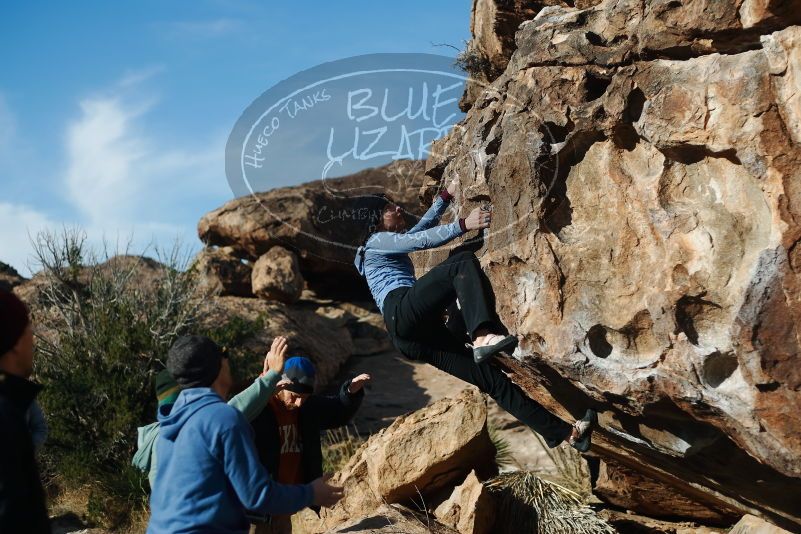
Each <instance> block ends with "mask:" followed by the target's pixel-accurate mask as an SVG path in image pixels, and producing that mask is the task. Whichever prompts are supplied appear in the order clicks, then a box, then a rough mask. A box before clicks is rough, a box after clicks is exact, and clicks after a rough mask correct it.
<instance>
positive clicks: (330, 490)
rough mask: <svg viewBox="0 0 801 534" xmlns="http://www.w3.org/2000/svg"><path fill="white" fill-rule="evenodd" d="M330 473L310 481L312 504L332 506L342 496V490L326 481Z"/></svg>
mask: <svg viewBox="0 0 801 534" xmlns="http://www.w3.org/2000/svg"><path fill="white" fill-rule="evenodd" d="M330 478H331V475H324V476H321V477H320V478H318V479H317V480H315V481H314V482H312V483H311V487H312V492H313V493H314V498H313V501H312V502H313V503H314V506H334V505H335V504H336V503H337V502H339V499H341V498H342V495H343V490H342V488H340V487H339V486H332V485H331V484H329V483H328V481H329V480H330Z"/></svg>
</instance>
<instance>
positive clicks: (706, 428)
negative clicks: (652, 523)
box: [416, 0, 801, 529]
mask: <svg viewBox="0 0 801 534" xmlns="http://www.w3.org/2000/svg"><path fill="white" fill-rule="evenodd" d="M495 4H497V5H500V4H503V5H509V3H508V2H503V3H501V2H496V3H495ZM474 5H475V6H482V5H489V4H488V3H485V2H476V3H475V4H474ZM515 5H517V4H515ZM581 7H583V8H581ZM525 9H530V6H529V7H526V8H525ZM479 11H480V10H479ZM526 13H528V11H526ZM476 16H478V15H477V13H476V10H475V8H474V17H476ZM799 21H801V9H799V6H798V3H797V2H790V1H781V0H780V1H777V2H755V1H740V0H724V1H722V2H708V1H704V0H684V1H681V2H678V1H671V2H667V1H656V0H653V1H652V0H646V1H642V0H605V1H603V2H600V3H597V5H594V6H590V7H586V6H576V7H570V6H557V5H554V6H548V7H543V8H542V9H540V10H539V11H538V12H537V13H536V15H535V16H533V17H531V19H530V20H527V21H525V22H523V24H522V25H521V26H520V28H519V29H518V30H517V31H516V33H515V34H514V42H515V49H514V51H513V52H512V53H511V55H510V58H509V61H508V65H507V66H506V68H505V71H504V72H503V73H502V74H501V75H500V76H499V77H498V78H497V79H495V80H494V82H493V83H492V84H491V85H490V86H489V87H487V88H486V90H484V91H482V92H481V93H480V95H478V96H477V97H476V98H475V101H474V102H473V103H472V107H471V108H470V111H469V112H468V114H467V116H466V118H465V120H464V121H463V123H462V124H461V127H460V128H455V129H454V130H453V131H452V132H451V133H450V134H449V135H448V136H447V137H445V138H444V139H442V140H440V141H438V142H436V143H435V146H434V147H433V149H432V151H431V154H432V156H431V158H430V159H429V160H428V161H427V164H426V166H427V171H428V174H429V176H430V177H431V178H432V179H434V180H441V179H447V178H448V177H450V176H456V175H457V174H458V175H459V176H461V177H462V183H461V185H460V190H459V191H458V192H457V199H458V201H459V202H460V203H461V207H462V211H463V213H464V212H466V211H467V210H468V209H469V208H471V207H473V206H475V205H476V204H479V203H483V202H486V201H488V200H491V202H492V203H493V206H494V220H493V226H492V228H491V231H490V234H489V237H488V238H487V243H486V247H485V248H483V249H482V250H481V251H479V255H480V256H481V261H482V264H483V265H484V266H485V270H486V272H487V273H488V275H489V277H490V279H491V280H492V282H493V284H494V287H495V290H496V293H497V295H498V311H499V313H500V315H501V317H502V318H503V319H504V321H505V323H506V325H507V326H508V327H509V328H510V330H512V331H513V332H516V333H518V334H520V335H521V336H522V338H523V340H522V343H521V347H520V350H519V359H516V360H515V359H506V360H504V361H503V365H504V366H505V367H506V368H507V369H508V370H509V371H510V372H511V373H512V376H513V377H514V380H515V381H516V382H517V383H519V384H520V385H521V386H522V387H523V388H524V389H525V390H526V391H527V392H528V393H529V395H531V396H532V397H534V398H535V399H538V400H539V401H541V402H542V403H543V404H545V405H547V406H548V407H550V408H551V409H552V410H554V411H555V412H557V413H559V414H560V415H562V416H563V417H565V418H573V417H576V416H578V415H580V414H581V410H582V409H583V408H584V407H585V406H587V405H592V406H595V407H596V408H598V409H599V410H600V412H601V424H602V425H603V427H604V430H603V431H602V432H601V433H600V435H599V436H598V438H597V439H596V440H595V442H596V444H597V446H596V450H597V452H598V454H600V455H601V456H602V457H604V458H608V459H609V460H610V461H614V462H615V463H616V464H619V465H621V466H624V467H625V468H626V469H629V470H632V471H634V472H638V473H640V475H642V476H644V477H646V478H648V479H650V480H651V482H652V483H654V484H658V485H664V486H666V487H667V488H672V489H670V491H672V492H678V493H679V494H682V495H684V496H685V497H687V498H688V499H690V501H691V502H694V503H696V505H702V506H701V508H699V510H701V509H703V510H705V511H704V512H703V514H707V516H706V519H707V521H709V515H708V514H710V513H711V514H717V516H718V517H719V518H726V519H725V520H724V519H721V521H724V522H725V521H731V520H732V519H734V520H736V517H739V516H741V515H742V514H743V513H753V514H756V515H760V516H762V517H765V518H768V519H770V520H771V521H772V522H775V523H777V524H780V525H784V526H788V525H789V526H790V528H793V529H798V528H801V506H799V503H800V502H801V366H800V365H799V354H800V353H801V330H799V329H800V328H801V326H799V325H801V247H799V246H798V243H799V242H801V186H799V184H801V149H800V147H799V143H801V96H799V95H801V26H795V25H794V24H798V23H799ZM476 25H477V21H476V19H475V18H474V34H475V39H477V40H478V41H479V42H483V43H487V42H489V41H491V39H492V36H491V35H489V36H488V35H486V34H485V33H482V32H477V31H476ZM492 27H493V28H495V30H496V31H499V32H502V33H503V32H506V31H507V30H504V27H503V25H499V24H495V25H494V26H492ZM490 33H491V32H490ZM510 36H511V33H505V34H504V35H499V36H497V39H499V40H504V39H505V40H506V41H505V42H508V39H509V38H510ZM442 256H443V253H441V252H440V253H433V254H428V255H427V256H423V257H418V259H417V260H416V262H417V267H418V269H419V271H420V272H421V273H422V272H424V271H425V270H426V269H427V268H428V267H430V266H431V265H433V264H434V262H436V261H439V259H441V258H442ZM667 488H666V489H667ZM660 494H661V495H665V494H667V493H666V492H662V493H660V492H659V491H655V492H653V493H648V495H651V496H652V497H653V498H652V500H654V501H658V496H659V495H660ZM640 497H641V498H647V497H645V496H644V495H640ZM689 515H691V516H693V515H694V514H693V513H690V514H689ZM731 522H733V521H731ZM729 524H731V523H729Z"/></svg>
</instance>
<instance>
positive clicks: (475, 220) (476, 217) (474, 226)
mask: <svg viewBox="0 0 801 534" xmlns="http://www.w3.org/2000/svg"><path fill="white" fill-rule="evenodd" d="M490 222H492V212H491V211H488V210H482V209H481V208H473V211H471V212H470V215H468V216H467V218H465V220H464V225H465V227H466V228H467V229H468V230H478V229H480V228H489V225H490Z"/></svg>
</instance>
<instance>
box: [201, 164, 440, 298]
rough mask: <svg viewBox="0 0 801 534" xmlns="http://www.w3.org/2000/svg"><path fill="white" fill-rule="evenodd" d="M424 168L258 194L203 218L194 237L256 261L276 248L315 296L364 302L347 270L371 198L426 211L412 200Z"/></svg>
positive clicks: (360, 285)
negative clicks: (292, 258)
mask: <svg viewBox="0 0 801 534" xmlns="http://www.w3.org/2000/svg"><path fill="white" fill-rule="evenodd" d="M423 165H424V164H423V162H420V161H397V162H393V163H390V164H388V165H385V166H384V167H378V168H374V169H366V170H364V171H361V172H357V173H355V174H351V175H348V176H346V177H343V178H334V179H330V180H325V181H321V180H318V181H314V182H308V183H305V184H302V185H298V186H293V187H281V188H278V189H273V190H271V191H268V192H265V193H256V194H254V195H251V196H247V197H241V198H237V199H234V200H232V201H230V202H228V203H226V204H225V205H224V206H222V207H221V208H218V209H216V210H214V211H212V212H210V213H207V214H206V215H204V216H203V218H201V220H200V222H199V223H198V235H199V236H200V239H201V241H203V242H204V243H206V244H207V245H209V246H221V247H222V246H225V247H231V248H232V249H233V250H235V251H236V253H237V255H238V256H239V257H240V258H242V259H246V260H250V261H256V260H257V259H258V258H259V257H260V256H262V255H263V254H265V253H266V252H267V251H268V250H270V249H271V248H272V247H274V246H281V247H284V248H286V249H288V250H290V251H292V252H294V253H295V254H296V255H297V257H298V260H299V265H300V271H301V273H302V275H303V277H304V278H305V280H306V281H307V282H308V284H309V286H310V287H311V288H312V289H315V290H316V291H317V292H318V293H326V292H329V293H331V292H333V293H334V294H337V295H340V296H342V295H345V296H348V295H353V294H355V293H358V294H361V295H362V296H364V295H366V285H365V284H364V281H363V279H362V278H361V277H360V276H359V274H358V273H357V272H356V270H355V269H354V268H353V258H354V255H355V251H356V248H357V247H358V246H359V245H360V244H361V242H360V240H361V239H363V237H364V234H365V230H366V229H367V225H368V220H367V217H368V215H369V213H370V211H371V210H370V208H371V206H374V205H375V204H376V200H375V195H378V194H387V195H389V196H390V197H391V198H392V199H393V200H395V201H396V202H398V203H399V204H400V205H402V206H403V207H404V208H405V209H406V211H407V212H408V213H409V215H410V217H413V216H415V215H416V216H420V215H422V213H423V212H424V211H425V209H424V208H423V206H422V204H421V203H420V200H419V198H418V192H419V189H420V187H421V186H422V185H423V184H424V183H425V181H426V177H425V175H424V174H423Z"/></svg>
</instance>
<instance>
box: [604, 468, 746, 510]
mask: <svg viewBox="0 0 801 534" xmlns="http://www.w3.org/2000/svg"><path fill="white" fill-rule="evenodd" d="M593 493H594V494H595V495H596V496H597V497H600V498H601V499H602V500H604V501H605V502H608V503H610V504H612V505H614V506H617V507H619V508H622V509H624V510H637V511H638V512H639V513H641V514H645V515H647V516H648V517H652V518H667V519H671V520H675V519H687V518H690V519H693V520H696V521H703V522H704V523H707V524H710V523H711V524H715V525H731V524H732V523H733V522H735V521H737V513H736V512H735V511H733V510H726V509H722V510H721V509H712V508H709V507H708V506H705V505H703V504H701V503H699V502H697V501H695V500H693V499H692V498H691V497H688V496H687V495H684V494H682V493H680V492H678V491H676V490H675V489H673V488H671V487H670V486H667V485H665V484H663V483H661V482H659V481H657V480H654V479H652V478H651V477H648V476H643V475H642V474H641V473H639V472H637V471H635V470H633V469H631V468H628V467H625V466H623V465H620V464H618V463H616V462H614V461H613V460H607V461H603V462H601V468H600V474H599V477H598V481H597V482H596V484H595V488H594V490H593Z"/></svg>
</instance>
